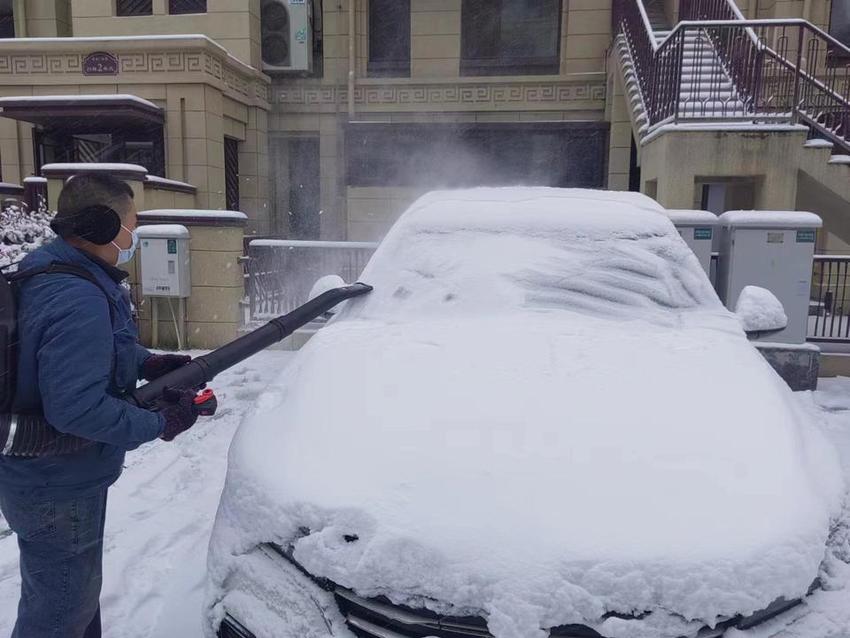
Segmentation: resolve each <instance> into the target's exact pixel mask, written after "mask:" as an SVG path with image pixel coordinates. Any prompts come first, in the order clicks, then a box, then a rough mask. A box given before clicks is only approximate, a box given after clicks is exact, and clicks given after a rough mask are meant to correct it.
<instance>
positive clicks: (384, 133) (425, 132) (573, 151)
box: [345, 122, 608, 188]
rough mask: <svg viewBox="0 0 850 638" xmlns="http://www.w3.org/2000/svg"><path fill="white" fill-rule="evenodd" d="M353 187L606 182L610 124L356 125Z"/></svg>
mask: <svg viewBox="0 0 850 638" xmlns="http://www.w3.org/2000/svg"><path fill="white" fill-rule="evenodd" d="M345 144H346V157H347V161H348V184H349V185H350V186H381V187H386V186H399V187H416V188H436V187H446V188H464V187H473V186H505V185H526V186H557V187H582V188H601V187H603V186H604V185H605V180H606V175H607V172H606V158H607V153H608V150H607V149H608V130H607V125H605V124H591V123H576V122H564V123H561V122H557V123H529V124H519V123H517V124H362V123H361V124H352V125H350V126H349V127H348V130H347V131H346V140H345Z"/></svg>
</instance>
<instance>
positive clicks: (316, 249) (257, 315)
mask: <svg viewBox="0 0 850 638" xmlns="http://www.w3.org/2000/svg"><path fill="white" fill-rule="evenodd" d="M377 247H378V245H377V244H374V243H366V242H332V241H295V240H285V239H254V240H251V241H249V242H248V246H247V256H246V258H245V278H246V281H245V288H246V302H247V312H246V321H248V322H252V321H262V320H267V319H269V318H271V317H276V316H278V315H282V314H285V313H287V312H289V311H290V310H294V309H295V308H297V307H298V306H300V305H301V304H303V303H304V302H305V301H307V299H308V296H309V294H310V290H311V289H312V287H313V285H314V284H315V283H316V281H317V280H318V279H319V278H321V277H324V276H325V275H339V276H340V277H342V278H343V279H344V280H345V281H346V282H348V283H351V282H353V281H356V280H357V279H358V277H360V273H361V272H363V269H364V268H365V267H366V264H367V263H368V261H369V259H370V258H371V257H372V254H373V253H374V252H375V249H376V248H377Z"/></svg>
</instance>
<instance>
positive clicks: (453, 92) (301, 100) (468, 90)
mask: <svg viewBox="0 0 850 638" xmlns="http://www.w3.org/2000/svg"><path fill="white" fill-rule="evenodd" d="M272 93H273V97H274V103H275V104H279V105H281V106H283V107H284V108H286V107H315V106H325V105H334V104H338V103H345V102H346V101H347V100H348V90H347V89H345V88H338V87H333V86H329V87H303V86H301V87H297V86H296V87H274V86H273V87H272ZM604 100H605V85H604V84H603V83H586V82H546V83H534V84H531V83H516V84H486V83H482V84H474V85H458V84H446V85H398V86H359V87H356V88H355V89H354V101H355V103H357V104H358V105H360V106H366V107H369V106H391V105H395V106H407V105H410V106H418V105H421V106H427V105H440V106H447V105H448V106H459V107H461V106H462V107H470V106H473V107H474V106H481V107H487V106H490V107H504V106H510V105H521V104H533V105H547V106H553V107H557V106H558V105H562V104H568V103H570V102H604Z"/></svg>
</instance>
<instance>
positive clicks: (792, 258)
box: [717, 211, 823, 344]
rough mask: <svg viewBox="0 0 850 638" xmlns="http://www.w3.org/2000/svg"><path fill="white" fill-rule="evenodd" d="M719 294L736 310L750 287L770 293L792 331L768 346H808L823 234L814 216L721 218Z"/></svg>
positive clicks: (750, 214) (766, 214) (767, 214)
mask: <svg viewBox="0 0 850 638" xmlns="http://www.w3.org/2000/svg"><path fill="white" fill-rule="evenodd" d="M719 221H720V241H719V246H720V260H719V264H718V269H717V277H718V280H717V292H718V294H719V295H720V299H721V300H722V301H723V303H724V304H726V307H727V308H729V309H730V310H734V309H735V304H736V303H737V302H738V297H739V296H740V294H741V291H742V290H743V289H744V288H745V287H746V286H751V285H752V286H761V287H762V288H767V289H768V290H770V291H771V292H772V293H773V294H774V295H776V297H777V298H778V299H779V301H781V302H782V305H783V306H784V308H785V314H786V315H787V316H788V327H787V328H785V330H783V331H782V332H779V333H777V334H773V335H768V336H767V337H765V339H764V340H765V341H771V342H777V343H792V344H802V343H805V341H806V335H807V332H808V320H809V298H810V294H811V287H812V262H813V258H814V253H815V242H816V240H817V230H818V229H819V228H820V227H821V226H822V225H823V222H822V221H821V218H820V217H818V216H817V215H815V214H814V213H804V212H794V211H789V212H771V211H730V212H727V213H724V214H723V215H721V216H720V218H719Z"/></svg>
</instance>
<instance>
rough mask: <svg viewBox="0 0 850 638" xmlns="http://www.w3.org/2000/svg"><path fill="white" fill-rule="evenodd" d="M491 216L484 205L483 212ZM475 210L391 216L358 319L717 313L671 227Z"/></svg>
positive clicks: (660, 221) (650, 217) (647, 217)
mask: <svg viewBox="0 0 850 638" xmlns="http://www.w3.org/2000/svg"><path fill="white" fill-rule="evenodd" d="M491 212H492V211H491ZM498 217H499V214H498V212H496V213H495V215H494V218H492V219H487V220H484V221H483V223H479V222H482V220H480V219H476V216H475V215H474V214H472V215H467V216H466V218H465V219H464V218H462V217H461V216H457V217H454V218H453V219H451V221H450V222H449V223H448V224H446V223H445V222H446V218H445V217H444V216H443V215H442V214H441V213H437V214H433V213H429V214H427V215H416V214H414V215H413V216H412V219H410V220H407V219H404V220H402V221H401V222H399V226H398V232H394V233H392V234H391V235H390V236H388V238H387V239H386V241H385V243H384V245H383V246H382V247H381V248H380V249H379V251H378V252H377V253H376V255H375V257H374V258H373V259H372V261H371V262H370V264H369V266H368V267H367V269H366V271H365V272H364V274H363V280H364V281H368V282H369V283H371V284H373V285H374V286H375V288H376V290H375V292H374V293H373V294H372V295H371V296H370V297H369V298H368V299H367V300H366V302H365V303H364V304H363V305H362V307H361V308H360V309H359V310H356V311H355V313H356V314H357V315H358V316H361V317H373V318H387V319H402V318H405V319H415V318H417V317H423V316H435V315H436V316H439V315H442V316H446V317H452V316H461V315H465V314H477V315H479V316H480V314H481V313H482V312H483V313H486V314H487V315H489V316H493V315H500V314H506V313H511V312H517V311H526V312H528V311H531V312H547V311H570V312H577V313H582V314H589V315H593V316H595V317H599V318H608V319H633V318H638V317H643V318H648V319H650V320H653V321H656V322H657V321H664V322H669V321H671V320H675V318H676V317H677V316H679V315H680V314H681V313H683V312H689V311H693V310H697V309H716V308H719V307H720V303H719V301H718V299H717V296H716V295H715V294H714V291H713V290H712V288H711V284H710V283H709V281H708V278H707V277H706V276H705V274H704V272H703V271H702V269H701V267H700V266H699V264H698V263H697V261H696V260H695V258H694V256H693V254H692V253H691V252H690V250H689V249H688V248H687V246H686V245H685V244H684V242H683V241H682V240H681V238H680V237H679V236H678V234H676V233H675V231H674V229H673V227H672V225H670V224H669V223H668V222H667V220H666V219H664V218H663V217H662V216H661V215H658V214H656V213H646V212H644V211H638V213H637V214H636V217H637V219H638V220H640V221H644V222H647V223H646V224H643V225H640V224H634V223H633V224H626V225H623V226H621V225H618V224H617V219H616V215H614V216H613V217H614V218H613V219H612V218H611V216H606V215H601V216H600V217H599V218H597V219H595V220H594V221H593V223H590V224H588V223H587V220H585V219H582V218H581V217H578V218H576V220H575V221H574V223H571V221H572V217H571V216H569V215H566V216H565V215H564V214H563V212H561V214H560V215H559V216H558V217H557V218H553V217H551V216H547V215H546V214H543V215H537V216H536V217H535V218H525V219H523V220H522V222H521V223H516V220H514V221H513V222H512V223H509V224H504V225H503V224H500V223H499V219H498Z"/></svg>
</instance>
